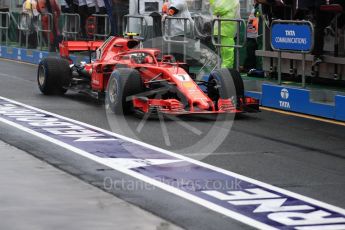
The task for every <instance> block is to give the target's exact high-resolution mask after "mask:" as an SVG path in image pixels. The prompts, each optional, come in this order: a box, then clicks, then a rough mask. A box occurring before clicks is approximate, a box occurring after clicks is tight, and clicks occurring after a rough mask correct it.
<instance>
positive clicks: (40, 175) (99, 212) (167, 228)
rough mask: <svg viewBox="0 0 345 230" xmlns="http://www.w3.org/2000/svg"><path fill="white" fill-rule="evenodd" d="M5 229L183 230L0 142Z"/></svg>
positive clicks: (0, 199)
mask: <svg viewBox="0 0 345 230" xmlns="http://www.w3.org/2000/svg"><path fill="white" fill-rule="evenodd" d="M0 220H1V221H0V229H6V230H12V229H13V230H40V229H42V230H51V229H65V230H78V229H83V230H95V229H97V230H110V229H111V230H114V229H119V230H136V229H140V230H181V228H179V227H177V226H175V225H173V224H171V223H169V222H167V221H165V220H163V219H161V218H159V217H157V216H154V215H153V214H151V213H148V212H146V211H144V210H142V209H140V208H137V207H135V206H133V205H130V204H128V203H126V202H124V201H122V200H120V199H118V198H115V197H114V196H112V195H110V194H108V193H106V192H104V191H102V190H100V189H98V188H96V187H94V186H91V185H89V184H87V183H85V182H83V181H81V180H79V179H78V178H76V177H74V176H71V175H69V174H67V173H65V172H62V171H60V170H58V169H56V168H54V167H52V166H50V165H49V164H47V163H45V162H42V161H40V160H38V159H36V158H34V157H33V156H31V155H29V154H27V153H25V152H23V151H21V150H19V149H17V148H15V147H12V146H10V145H8V144H5V143H4V142H1V141H0Z"/></svg>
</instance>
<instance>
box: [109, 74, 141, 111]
mask: <svg viewBox="0 0 345 230" xmlns="http://www.w3.org/2000/svg"><path fill="white" fill-rule="evenodd" d="M141 92H143V83H142V80H141V76H140V74H139V72H138V71H137V70H134V69H128V68H123V69H117V70H115V71H114V72H113V73H112V74H111V76H110V78H109V82H108V86H107V94H106V106H107V107H108V108H109V109H110V110H111V111H113V112H114V113H115V114H129V113H131V112H133V107H132V101H131V100H130V98H129V97H130V96H133V95H135V94H138V93H141Z"/></svg>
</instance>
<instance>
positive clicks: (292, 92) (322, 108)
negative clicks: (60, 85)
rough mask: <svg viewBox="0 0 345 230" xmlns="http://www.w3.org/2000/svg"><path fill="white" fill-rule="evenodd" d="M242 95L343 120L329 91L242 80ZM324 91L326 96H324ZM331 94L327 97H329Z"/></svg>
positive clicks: (343, 102)
mask: <svg viewBox="0 0 345 230" xmlns="http://www.w3.org/2000/svg"><path fill="white" fill-rule="evenodd" d="M48 56H57V54H55V53H54V54H52V53H49V52H46V51H39V50H28V49H23V48H14V47H11V48H9V47H6V46H0V57H1V58H5V59H10V60H16V61H22V62H27V63H32V64H38V63H39V62H40V61H41V60H42V59H43V58H45V57H48ZM71 59H72V60H73V62H74V63H77V62H80V61H86V62H87V61H88V59H89V58H88V57H79V56H74V55H71ZM245 86H246V95H247V96H251V97H254V98H257V99H259V100H260V103H261V105H262V106H265V107H270V108H275V109H279V110H284V111H291V112H297V113H302V114H307V115H313V116H318V117H324V118H328V119H334V120H339V121H345V94H344V95H341V93H339V94H338V93H337V92H333V91H329V92H326V91H322V92H321V91H320V92H314V91H311V90H307V89H300V88H294V87H291V86H279V85H273V84H272V83H258V82H257V81H251V80H246V81H245ZM325 92H326V93H325ZM330 95H331V96H330Z"/></svg>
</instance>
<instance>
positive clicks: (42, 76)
mask: <svg viewBox="0 0 345 230" xmlns="http://www.w3.org/2000/svg"><path fill="white" fill-rule="evenodd" d="M45 81H46V70H45V68H44V67H43V66H40V68H39V69H38V83H39V84H40V86H43V85H44V83H45Z"/></svg>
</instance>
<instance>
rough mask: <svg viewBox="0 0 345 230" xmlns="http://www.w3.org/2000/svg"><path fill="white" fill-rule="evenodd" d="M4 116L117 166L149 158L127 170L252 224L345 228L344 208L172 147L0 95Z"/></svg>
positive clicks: (3, 119)
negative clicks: (141, 141)
mask: <svg viewBox="0 0 345 230" xmlns="http://www.w3.org/2000/svg"><path fill="white" fill-rule="evenodd" d="M0 121H2V122H5V121H8V122H7V123H8V124H10V123H13V124H16V125H17V128H18V127H19V126H20V127H24V128H25V129H29V130H32V131H33V132H35V133H38V134H40V135H44V136H47V137H49V138H51V139H53V140H57V141H59V143H61V142H62V143H64V144H67V145H68V146H72V147H74V148H77V149H80V150H82V151H84V152H87V153H88V154H92V155H93V156H94V157H97V158H99V159H100V160H99V162H108V161H109V162H112V165H113V168H114V169H115V170H120V168H121V167H124V166H123V164H118V165H116V164H117V161H116V160H118V159H122V160H123V159H125V161H128V162H131V161H136V162H138V161H144V164H143V165H141V166H135V167H128V168H127V169H126V170H129V171H131V172H133V174H131V175H139V176H138V177H140V178H149V179H150V181H152V179H153V180H154V181H156V182H159V183H158V184H157V183H155V185H160V184H164V185H168V187H164V189H165V190H167V191H169V187H170V188H171V189H173V188H174V189H177V191H181V194H180V193H179V192H175V194H177V195H180V196H182V197H183V196H186V197H187V196H188V199H189V200H192V201H194V202H196V203H198V202H199V203H200V204H201V205H203V206H205V207H208V206H207V205H206V203H207V204H212V206H213V205H214V207H212V208H211V207H209V208H210V209H212V210H216V211H218V212H220V213H222V211H223V212H224V214H226V215H228V216H230V217H233V218H235V219H237V220H239V221H241V222H244V223H247V224H249V225H251V226H253V227H258V228H261V229H298V228H301V227H305V226H309V227H311V228H312V227H315V228H316V227H318V229H322V228H321V227H323V228H324V229H332V226H334V229H336V226H337V225H338V227H337V229H339V226H344V229H345V210H343V209H341V208H338V207H335V206H332V205H328V204H325V203H322V202H319V201H316V200H313V199H310V198H308V197H303V196H300V195H298V194H294V193H291V192H289V191H286V190H283V189H280V188H277V187H274V186H271V185H267V184H264V183H262V182H259V181H255V180H253V179H250V178H245V177H243V176H241V175H238V174H235V173H231V172H228V171H225V170H221V169H219V168H218V169H216V168H215V167H214V166H208V165H206V164H204V163H201V162H199V163H198V162H196V161H194V160H191V159H188V158H185V157H182V156H181V157H180V156H178V155H176V154H175V155H174V154H173V153H171V154H168V153H167V151H164V150H162V151H159V150H157V148H154V147H147V146H143V145H140V144H138V143H135V141H128V140H124V139H121V138H118V137H117V136H116V135H115V134H112V133H110V132H108V131H105V130H100V129H99V128H96V127H94V128H93V127H91V126H90V125H87V124H84V123H81V122H77V121H73V120H71V119H68V118H64V117H61V116H58V115H54V114H51V113H49V112H45V111H41V110H38V109H35V108H32V107H29V106H26V105H22V104H20V103H17V102H14V101H12V100H9V99H6V98H1V97H0ZM5 123H6V122H5ZM149 159H151V160H152V159H156V160H166V161H164V162H165V163H161V164H158V165H154V164H150V163H148V164H145V160H149ZM169 160H170V161H171V162H174V163H170V162H169ZM141 163H142V162H141ZM128 165H131V164H128ZM142 176H144V177H142ZM167 188H168V189H167ZM183 194H184V195H183ZM186 194H187V195H186ZM190 195H191V196H190ZM194 198H195V199H194ZM186 199H187V198H186ZM197 201H198V202H197ZM201 201H205V202H206V203H204V202H201ZM210 206H211V205H210ZM227 211H229V212H227ZM235 214H240V215H239V216H237V215H235ZM260 223H262V225H259V224H260Z"/></svg>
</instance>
